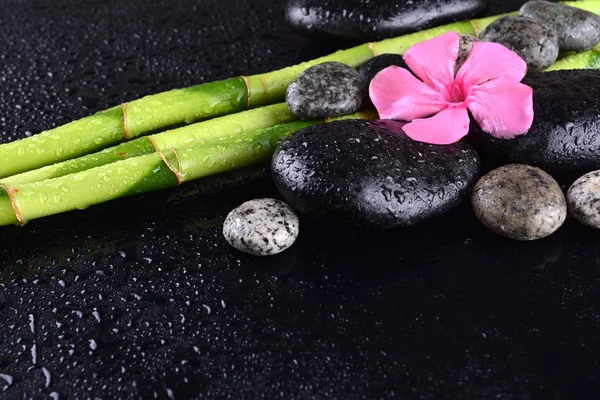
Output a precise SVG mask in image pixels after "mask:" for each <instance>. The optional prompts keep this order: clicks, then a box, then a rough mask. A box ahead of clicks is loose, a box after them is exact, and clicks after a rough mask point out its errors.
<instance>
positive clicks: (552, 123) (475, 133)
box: [469, 70, 600, 182]
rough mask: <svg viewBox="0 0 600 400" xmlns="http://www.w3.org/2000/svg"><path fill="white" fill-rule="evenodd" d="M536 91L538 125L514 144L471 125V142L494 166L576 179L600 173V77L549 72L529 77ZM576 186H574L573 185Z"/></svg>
mask: <svg viewBox="0 0 600 400" xmlns="http://www.w3.org/2000/svg"><path fill="white" fill-rule="evenodd" d="M523 83H525V84H527V85H529V86H531V87H532V88H533V111H534V119H533V124H532V126H531V128H530V129H529V131H528V132H527V133H526V134H525V135H522V136H518V137H517V138H515V139H512V140H502V139H496V138H494V137H492V136H491V135H488V134H486V133H485V132H483V131H482V130H481V129H480V128H479V126H478V125H477V123H475V122H472V123H471V129H470V133H469V139H470V140H471V142H472V143H473V144H474V146H475V148H476V149H477V150H478V152H479V153H480V155H481V158H482V160H484V162H485V163H486V164H488V165H489V166H498V165H502V164H508V163H522V164H531V165H534V166H536V167H539V168H541V169H543V170H544V171H547V172H549V173H551V174H560V175H563V176H567V177H569V178H572V179H575V178H577V177H579V176H581V175H582V174H584V173H586V172H589V171H593V170H596V169H599V168H600V157H599V156H600V150H599V149H600V120H599V119H598V115H600V92H599V91H598V89H597V88H598V87H600V71H595V70H572V71H555V72H544V73H543V74H533V75H531V76H527V77H525V79H524V80H523ZM571 182H572V181H571Z"/></svg>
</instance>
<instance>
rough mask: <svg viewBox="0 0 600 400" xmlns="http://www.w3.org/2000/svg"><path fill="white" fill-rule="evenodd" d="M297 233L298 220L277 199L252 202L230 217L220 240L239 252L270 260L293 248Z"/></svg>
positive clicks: (239, 208)
mask: <svg viewBox="0 0 600 400" xmlns="http://www.w3.org/2000/svg"><path fill="white" fill-rule="evenodd" d="M299 229H300V224H299V221H298V217H297V216H296V214H295V213H294V211H293V210H292V209H291V208H290V207H289V206H288V205H287V204H285V203H284V202H282V201H279V200H276V199H255V200H250V201H247V202H245V203H244V204H242V205H241V206H239V207H238V208H236V209H235V210H233V211H231V212H230V213H229V215H228V216H227V218H226V219H225V222H224V224H223V236H225V240H227V242H228V243H229V244H230V245H231V246H232V247H234V248H236V249H238V250H239V251H241V252H244V253H248V254H252V255H255V256H269V255H274V254H278V253H281V252H282V251H284V250H286V249H287V248H289V247H290V246H291V245H292V244H294V242H295V241H296V238H297V237H298V233H299Z"/></svg>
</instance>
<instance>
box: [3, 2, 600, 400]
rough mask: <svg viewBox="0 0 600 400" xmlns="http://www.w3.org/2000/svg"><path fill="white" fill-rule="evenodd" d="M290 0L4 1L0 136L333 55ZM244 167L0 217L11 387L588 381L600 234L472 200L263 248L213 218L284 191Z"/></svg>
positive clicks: (564, 392) (481, 386) (87, 393)
mask: <svg viewBox="0 0 600 400" xmlns="http://www.w3.org/2000/svg"><path fill="white" fill-rule="evenodd" d="M283 3H284V2H283V1H269V0H253V1H241V0H239V1H238V0H235V1H232V0H227V1H218V0H201V1H200V0H197V1H193V0H175V1H170V0H164V1H155V0H152V1H141V0H133V1H128V2H124V1H115V0H105V1H85V0H79V1H77V0H57V1H49V0H0V140H1V141H3V142H6V141H9V140H13V139H16V138H21V137H24V136H25V135H30V134H35V133H38V132H40V131H42V130H45V129H48V128H51V127H53V126H56V125H59V124H63V123H66V122H68V121H70V120H72V119H75V118H79V117H83V116H86V115H89V114H90V113H92V112H94V111H96V110H99V109H103V108H106V107H109V106H112V105H115V104H118V103H121V102H123V101H128V100H132V99H134V98H137V97H140V96H142V95H146V94H150V93H154V92H156V91H160V90H167V89H170V88H175V87H181V86H187V85H191V84H196V83H200V82H203V81H212V80H216V79H220V78H225V77H229V76H234V75H240V74H253V73H259V72H264V71H269V70H273V69H277V68H280V67H284V66H286V65H289V64H292V63H296V62H298V61H301V60H304V59H308V58H312V57H314V56H316V55H320V54H326V53H327V52H329V51H330V50H331V49H327V48H325V47H324V45H323V43H321V44H320V45H316V44H315V43H313V42H311V41H309V40H307V39H304V38H302V37H300V36H298V35H296V34H294V33H293V32H292V31H291V30H290V29H289V28H288V27H287V26H286V24H285V21H284V20H283V17H282V9H283ZM520 3H521V2H519V1H508V2H502V3H498V2H495V3H494V5H492V6H491V9H490V10H489V13H490V14H494V13H498V12H502V11H510V10H513V9H516V8H517V7H518V6H519V5H520ZM325 45H326V46H327V44H325ZM328 46H330V47H334V45H333V44H329V45H328ZM0 162H1V161H0ZM242 177H243V180H242V182H240V181H239V179H240V178H239V175H229V176H226V177H223V178H219V179H209V180H205V181H202V182H198V183H192V184H188V185H185V186H184V187H180V188H178V189H175V190H169V191H165V192H160V193H154V194H149V195H146V196H139V197H135V198H128V199H122V200H118V201H114V202H112V203H109V204H104V205H100V206H97V207H93V208H90V209H88V210H86V211H77V212H72V213H69V214H65V215H60V216H54V217H50V218H46V219H43V220H36V221H32V222H30V223H29V224H28V225H27V226H25V227H21V228H18V227H1V228H0V267H1V268H0V319H1V322H0V373H2V374H7V375H10V376H11V377H12V378H13V382H12V384H10V385H8V384H6V383H5V379H3V378H2V377H1V376H0V397H1V398H7V399H12V398H15V399H16V398H23V397H25V398H49V397H50V395H52V396H54V398H57V396H59V398H60V399H65V398H72V399H83V398H105V399H116V398H122V399H126V398H154V397H157V398H169V397H171V398H176V399H180V398H232V399H242V398H244V399H250V398H269V399H271V398H286V399H300V398H302V399H308V398H339V399H360V398H365V399H376V398H403V399H445V398H465V399H471V398H473V399H475V398H476V399H481V398H485V399H490V398H495V399H574V398H577V399H595V398H598V394H599V393H600V382H599V379H600V366H599V360H600V244H599V239H600V234H599V233H598V232H596V231H593V230H591V229H588V228H585V227H583V226H579V225H577V224H575V223H573V222H568V223H567V224H566V225H565V226H564V227H563V228H562V229H561V230H560V231H559V232H558V233H557V234H555V235H553V236H551V237H549V238H547V239H545V240H541V241H538V242H534V243H516V242H512V241H508V240H504V239H501V238H499V237H496V236H493V235H491V234H489V233H487V232H486V231H485V229H483V228H482V227H481V226H479V225H478V223H477V222H476V221H475V220H474V217H473V216H472V215H471V212H470V210H469V208H468V206H467V205H465V206H463V207H461V208H459V209H457V210H455V211H454V212H452V213H450V214H448V215H446V216H444V217H442V218H439V219H437V220H435V221H431V222H430V223H426V224H423V225H420V226H417V227H413V228H410V229H405V230H398V231H394V232H388V233H385V234H378V235H364V234H361V233H360V232H339V231H336V230H332V229H327V227H324V226H322V225H319V224H318V223H314V222H312V221H308V220H303V221H302V232H301V237H300V239H299V241H298V242H297V244H296V245H295V246H294V247H293V248H291V249H290V250H288V251H287V252H285V253H283V254H282V255H280V256H277V257H273V258H268V259H258V258H252V257H247V256H244V255H241V254H239V253H237V252H235V251H233V250H231V249H230V248H229V247H228V246H227V244H226V242H225V241H224V239H223V238H222V237H221V234H220V224H221V223H222V221H223V219H224V217H225V216H226V214H227V212H229V211H230V210H231V209H232V208H234V207H236V206H237V205H239V204H240V203H242V202H243V201H245V200H248V199H252V198H256V197H262V196H277V193H276V191H275V189H274V187H273V185H272V183H271V182H270V180H269V178H268V174H266V173H265V172H263V171H261V170H249V171H244V173H243V174H242ZM34 361H35V363H34ZM46 376H49V379H48V378H47V377H46Z"/></svg>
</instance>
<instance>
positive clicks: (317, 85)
mask: <svg viewBox="0 0 600 400" xmlns="http://www.w3.org/2000/svg"><path fill="white" fill-rule="evenodd" d="M366 94H367V90H366V86H365V82H364V80H363V79H362V77H361V76H360V74H359V73H358V72H357V71H356V70H355V69H353V68H351V67H349V66H347V65H346V64H342V63H339V62H326V63H322V64H317V65H315V66H313V67H310V68H308V69H307V70H306V71H304V72H303V73H301V74H300V75H298V77H297V78H296V79H294V81H293V82H292V83H291V84H290V85H289V86H288V89H287V92H286V97H285V100H286V103H287V105H288V108H289V109H290V111H291V112H292V113H294V115H296V116H297V117H298V118H301V119H314V118H325V117H337V116H341V115H346V114H351V113H353V112H355V111H358V110H359V109H360V108H361V107H362V105H363V103H364V102H365V98H366Z"/></svg>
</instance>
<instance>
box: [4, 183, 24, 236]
mask: <svg viewBox="0 0 600 400" xmlns="http://www.w3.org/2000/svg"><path fill="white" fill-rule="evenodd" d="M0 189H2V190H3V191H4V193H6V196H7V197H8V200H9V201H10V207H11V208H12V212H13V213H14V216H15V218H16V221H15V222H17V223H18V224H19V225H21V226H23V225H25V221H24V220H23V216H22V215H21V212H20V211H19V207H18V206H17V200H16V199H15V194H16V193H18V192H19V189H17V188H12V187H7V186H5V185H3V184H0Z"/></svg>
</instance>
